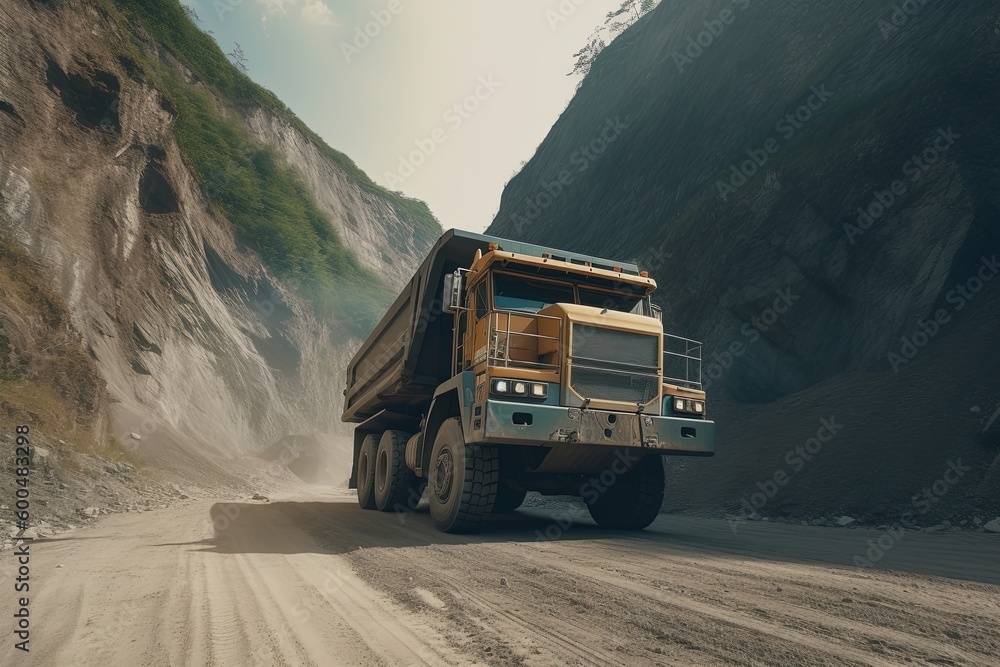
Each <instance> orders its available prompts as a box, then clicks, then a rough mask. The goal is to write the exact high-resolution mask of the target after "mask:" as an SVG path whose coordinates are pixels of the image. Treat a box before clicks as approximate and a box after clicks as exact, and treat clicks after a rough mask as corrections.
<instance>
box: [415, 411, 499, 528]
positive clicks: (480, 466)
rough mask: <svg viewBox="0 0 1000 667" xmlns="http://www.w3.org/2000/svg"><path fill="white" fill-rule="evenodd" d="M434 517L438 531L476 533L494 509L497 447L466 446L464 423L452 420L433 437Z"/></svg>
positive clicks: (431, 488) (430, 472) (431, 490)
mask: <svg viewBox="0 0 1000 667" xmlns="http://www.w3.org/2000/svg"><path fill="white" fill-rule="evenodd" d="M428 478H429V485H428V486H429V492H428V497H429V499H430V510H431V518H433V519H434V525H435V526H437V527H438V530H442V531H444V532H446V533H463V532H468V531H471V530H475V529H476V528H478V527H479V526H481V525H482V523H483V521H484V520H485V519H486V517H487V516H488V515H489V513H490V512H491V511H492V510H493V503H494V501H495V500H496V493H497V480H498V478H499V458H498V457H497V450H496V447H492V446H489V445H466V444H465V438H464V437H463V435H462V424H461V422H460V421H459V419H458V417H452V418H451V419H448V420H446V421H445V422H444V423H443V424H441V428H440V429H439V430H438V432H437V437H435V438H434V448H433V449H432V450H431V463H430V467H429V469H428Z"/></svg>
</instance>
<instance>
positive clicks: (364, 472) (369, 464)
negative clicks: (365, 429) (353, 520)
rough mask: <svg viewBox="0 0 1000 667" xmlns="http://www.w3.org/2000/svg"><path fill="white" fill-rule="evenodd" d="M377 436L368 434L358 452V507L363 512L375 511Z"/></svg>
mask: <svg viewBox="0 0 1000 667" xmlns="http://www.w3.org/2000/svg"><path fill="white" fill-rule="evenodd" d="M378 440H379V436H378V434H377V433H369V434H368V435H366V436H365V439H364V440H362V441H361V449H359V450H358V467H357V471H358V505H361V509H363V510H373V509H375V450H376V449H377V448H378Z"/></svg>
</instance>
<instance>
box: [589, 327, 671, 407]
mask: <svg viewBox="0 0 1000 667" xmlns="http://www.w3.org/2000/svg"><path fill="white" fill-rule="evenodd" d="M659 345H660V341H659V337H658V336H654V335H650V334H640V333H634V332H631V331H617V330H615V329H605V328H602V327H594V326H590V325H584V324H574V325H573V347H572V352H571V360H570V386H571V387H572V388H573V390H574V391H576V393H578V394H580V395H581V396H583V397H584V398H590V399H593V400H603V401H620V402H622V403H632V404H639V403H642V404H645V403H649V402H650V401H652V400H653V399H655V398H657V397H658V396H659V393H660V371H659V358H660V347H659Z"/></svg>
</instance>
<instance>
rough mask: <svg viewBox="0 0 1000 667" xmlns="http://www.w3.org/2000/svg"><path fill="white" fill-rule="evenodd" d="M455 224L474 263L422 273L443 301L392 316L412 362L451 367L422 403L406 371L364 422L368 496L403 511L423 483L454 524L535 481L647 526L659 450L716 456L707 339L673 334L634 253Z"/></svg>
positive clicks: (369, 501) (453, 527)
mask: <svg viewBox="0 0 1000 667" xmlns="http://www.w3.org/2000/svg"><path fill="white" fill-rule="evenodd" d="M449 234H452V235H454V234H456V232H449ZM459 234H461V236H463V237H465V238H468V237H470V236H475V237H476V239H477V240H479V243H478V244H475V243H471V244H464V245H466V247H467V248H468V249H469V250H471V252H470V253H469V255H468V256H467V257H468V258H467V260H466V261H465V262H461V261H457V262H454V263H455V264H456V265H455V266H453V267H452V266H448V267H445V266H444V265H445V264H447V262H444V263H442V266H441V269H445V270H441V269H439V270H437V271H434V270H427V271H424V272H423V273H424V277H425V278H427V279H429V280H428V283H430V279H432V280H433V281H434V282H436V283H437V284H436V287H437V288H438V290H439V291H437V290H435V292H436V294H437V295H439V299H436V301H437V302H438V305H437V306H436V307H435V305H434V304H430V306H429V307H428V308H427V309H426V311H420V312H417V311H418V310H419V309H417V308H416V305H415V304H411V306H409V307H406V308H403V310H407V311H411V312H410V319H409V320H408V322H409V323H408V324H406V325H397V327H396V328H397V329H398V330H399V331H400V334H401V336H402V338H406V337H407V334H409V337H410V339H411V345H410V347H409V350H407V349H406V346H405V345H403V347H402V348H401V350H400V352H401V355H402V356H401V359H402V358H405V357H407V356H412V357H413V359H412V361H413V368H414V370H416V369H417V368H418V367H420V366H421V364H420V363H419V362H420V361H421V357H423V359H422V360H423V361H424V364H423V368H424V369H429V368H431V367H434V368H438V369H440V370H438V371H437V372H438V375H437V376H435V378H434V379H433V380H432V381H431V382H432V383H433V382H434V381H436V380H437V379H438V378H440V377H441V376H442V375H446V376H447V377H446V378H442V379H441V381H440V382H438V383H437V385H436V386H435V387H434V389H433V392H431V395H430V396H429V397H427V398H426V399H422V398H419V397H418V396H417V395H414V393H413V392H412V390H411V392H406V391H400V390H401V389H403V385H405V384H411V385H412V383H413V379H414V378H413V377H412V376H411V377H410V378H409V379H408V380H405V379H404V378H403V377H402V375H401V374H400V377H399V380H400V382H398V383H397V385H396V386H395V387H392V388H389V389H388V392H386V394H384V395H387V394H391V393H393V392H395V394H396V396H395V398H389V399H388V400H385V399H380V400H383V402H385V403H386V405H385V407H384V408H383V409H382V410H381V411H378V412H373V414H372V416H370V417H368V418H367V419H366V420H364V421H363V422H361V424H359V426H358V427H357V428H358V431H357V433H356V437H355V443H356V444H355V450H356V451H355V469H354V471H353V474H352V484H353V485H354V486H356V487H357V488H358V492H359V503H360V504H361V506H362V507H366V506H367V507H369V508H374V509H383V510H387V511H388V510H395V511H405V510H406V509H407V508H412V507H413V506H415V502H416V500H417V499H419V498H420V496H421V493H422V492H423V489H424V487H426V489H427V498H428V502H429V504H430V510H431V515H432V517H433V519H434V521H435V523H436V525H437V526H438V528H440V529H442V530H445V531H449V532H459V531H466V530H474V529H475V528H477V527H478V526H480V525H481V524H482V522H483V521H484V520H485V519H486V518H487V517H488V516H489V515H490V514H492V513H500V512H509V511H512V510H514V509H516V507H517V506H519V505H520V504H521V502H522V501H523V500H524V497H525V494H526V493H527V492H528V491H538V492H540V493H543V494H550V495H576V496H580V497H582V498H583V500H584V501H585V503H586V504H587V507H588V509H589V510H590V513H591V516H592V517H593V518H594V520H595V522H596V523H597V524H598V525H600V526H603V527H607V528H618V529H641V528H644V527H646V526H647V525H649V523H651V522H652V521H653V520H654V519H655V518H656V515H657V513H658V512H659V509H660V505H661V504H662V500H663V495H664V475H663V463H662V457H663V456H666V455H686V456H711V455H712V454H713V453H714V441H715V432H714V428H715V425H714V423H713V422H712V421H710V420H709V419H708V418H707V403H706V397H705V393H704V391H703V390H702V388H701V345H700V343H698V342H696V341H693V340H690V339H687V338H683V337H679V336H676V335H673V334H665V333H664V331H663V322H662V311H661V310H660V309H659V308H658V307H657V306H656V305H654V303H653V301H652V298H651V295H652V293H653V291H654V290H655V289H656V283H655V282H654V280H653V279H652V278H650V277H649V276H648V275H647V274H646V273H645V272H642V271H640V270H639V269H638V267H636V266H634V265H631V264H628V263H622V262H613V261H609V260H603V259H599V258H596V257H589V256H584V255H578V254H575V253H568V252H564V251H558V250H554V249H547V248H541V247H539V246H529V245H527V244H518V243H515V242H511V241H505V240H503V239H493V238H490V237H485V236H480V235H468V234H466V233H459ZM446 236H447V235H446ZM439 245H440V244H439ZM452 245H456V244H454V243H453V244H452ZM473 248H474V249H473ZM425 264H427V263H426V262H425ZM424 268H426V269H430V267H424ZM421 273H422V272H421V271H418V273H417V276H415V280H416V279H417V278H418V277H420V276H421ZM430 274H437V275H434V276H432V275H430ZM420 282H421V284H423V285H424V287H422V288H418V291H419V289H424V290H426V291H427V292H428V294H430V293H432V292H431V287H430V284H428V283H423V282H422V281H420ZM431 284H432V283H431ZM413 288H414V286H413V285H412V284H411V297H417V298H419V296H420V295H415V294H413ZM404 295H405V292H404ZM425 296H426V295H425ZM425 300H426V299H425ZM397 305H400V304H397ZM435 311H437V312H438V314H435ZM392 316H393V311H392V309H391V310H390V313H389V314H387V316H386V317H387V319H401V318H400V317H399V316H397V317H395V318H394V317H392ZM421 323H423V329H424V331H423V332H422V333H423V335H424V339H423V340H422V341H420V343H419V347H420V350H419V351H415V350H414V348H413V343H415V342H416V341H415V340H414V336H415V335H416V334H417V332H418V330H419V329H420V328H421V326H422V325H421ZM383 324H386V321H385V320H384V321H383ZM432 325H436V330H435V331H433V332H430V333H431V337H432V338H434V341H433V342H431V341H429V340H428V338H427V334H428V329H431V328H432ZM380 328H381V325H380ZM379 332H380V329H376V332H375V333H373V336H376V335H378V337H384V332H383V334H379ZM369 348H371V346H369ZM372 351H373V350H372V349H368V350H366V349H365V347H363V348H362V350H361V351H359V355H360V357H361V358H362V359H365V358H367V359H369V360H370V362H369V363H368V364H367V366H368V368H369V372H372V369H374V368H378V367H380V365H381V366H385V367H390V366H392V364H393V363H396V362H394V357H395V356H396V355H389V356H387V355H386V352H385V351H383V354H382V355H381V361H376V360H375V359H376V357H373V356H372ZM415 352H416V353H415ZM431 358H433V360H431ZM355 361H360V359H359V357H358V356H356V357H355ZM360 365H361V364H357V363H355V362H352V367H351V368H349V374H348V380H349V382H348V392H345V393H349V392H350V390H351V389H352V388H354V389H357V384H358V383H357V382H356V379H355V381H354V382H353V383H352V381H351V380H352V378H356V377H357V375H356V373H357V370H358V368H359V366H360ZM445 365H446V370H445V368H444V367H445ZM402 366H405V363H403V364H402ZM352 373H354V375H352ZM392 375H395V374H394V373H393V374H390V376H392ZM416 393H417V394H419V392H416ZM350 398H351V396H350V395H349V400H348V402H347V404H346V406H345V415H347V414H348V413H349V411H350ZM390 404H391V405H390ZM358 416H360V415H358ZM391 426H395V427H396V428H388V427H391ZM358 434H360V437H359V435H358ZM394 461H396V462H398V464H399V465H396V466H395V467H394V466H393V462H394Z"/></svg>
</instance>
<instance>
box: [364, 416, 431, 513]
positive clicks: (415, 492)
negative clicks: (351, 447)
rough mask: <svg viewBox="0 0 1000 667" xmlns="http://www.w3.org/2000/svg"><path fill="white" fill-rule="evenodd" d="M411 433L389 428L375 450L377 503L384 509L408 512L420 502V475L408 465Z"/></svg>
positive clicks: (379, 507)
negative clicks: (407, 450) (407, 443)
mask: <svg viewBox="0 0 1000 667" xmlns="http://www.w3.org/2000/svg"><path fill="white" fill-rule="evenodd" d="M409 437H410V435H409V434H408V433H403V432H402V431H386V432H385V433H383V434H382V437H381V439H379V441H378V447H377V448H376V450H375V506H376V507H377V508H378V509H380V510H381V511H383V512H392V511H393V510H395V511H397V512H406V511H412V510H414V509H416V507H417V503H418V502H420V492H419V491H420V489H419V487H418V486H417V482H418V480H417V476H416V475H414V474H413V472H412V471H411V470H410V469H409V468H407V467H406V441H407V440H408V439H409Z"/></svg>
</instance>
